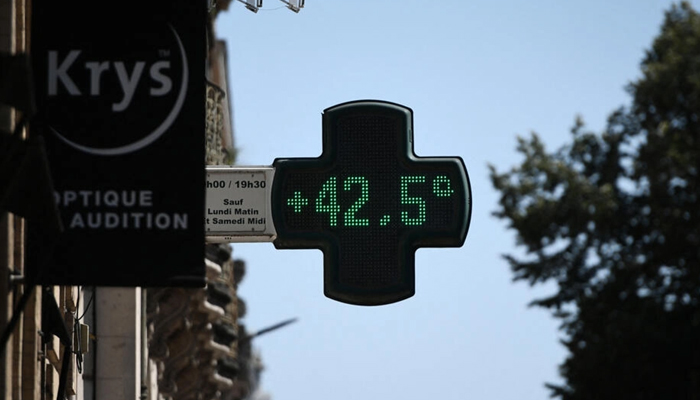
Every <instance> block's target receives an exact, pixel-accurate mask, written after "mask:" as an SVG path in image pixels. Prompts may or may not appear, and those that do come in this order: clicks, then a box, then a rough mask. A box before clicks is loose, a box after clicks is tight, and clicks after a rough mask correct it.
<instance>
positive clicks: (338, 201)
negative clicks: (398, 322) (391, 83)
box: [271, 100, 471, 305]
mask: <svg viewBox="0 0 700 400" xmlns="http://www.w3.org/2000/svg"><path fill="white" fill-rule="evenodd" d="M273 167H274V168H275V177H274V181H273V184H272V194H271V202H272V204H271V206H272V207H271V208H272V218H273V221H274V225H275V229H276V231H277V237H276V239H275V240H274V245H275V247H276V248H278V249H309V248H315V249H320V250H322V251H323V254H324V292H325V295H326V296H327V297H329V298H332V299H334V300H338V301H341V302H344V303H350V304H358V305H380V304H388V303H393V302H397V301H400V300H403V299H406V298H408V297H411V296H412V295H413V294H414V292H415V271H414V257H415V252H416V250H417V249H418V248H420V247H460V246H462V244H463V243H464V240H465V238H466V235H467V230H468V227H469V221H470V217H471V189H470V185H469V178H468V175H467V171H466V168H465V167H464V162H463V161H462V159H461V158H459V157H418V156H416V155H415V154H414V152H413V112H412V111H411V109H410V108H407V107H405V106H402V105H399V104H395V103H389V102H385V101H376V100H371V101H353V102H349V103H343V104H339V105H336V106H333V107H330V108H328V109H326V110H325V111H324V114H323V153H322V155H321V156H320V157H318V158H278V159H275V161H274V163H273Z"/></svg>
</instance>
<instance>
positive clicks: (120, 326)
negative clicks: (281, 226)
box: [0, 0, 260, 400]
mask: <svg viewBox="0 0 700 400" xmlns="http://www.w3.org/2000/svg"><path fill="white" fill-rule="evenodd" d="M195 1H205V0H195ZM229 2H230V1H221V0H219V1H216V2H211V3H207V6H208V8H209V13H208V18H207V21H206V23H207V32H208V40H207V43H208V51H207V59H206V60H202V62H206V66H207V67H206V70H207V73H206V75H207V76H206V77H203V79H206V81H207V89H206V98H205V99H202V101H203V102H206V130H205V132H201V134H203V135H205V136H206V143H207V150H206V163H207V164H208V165H231V164H232V163H233V162H234V159H235V145H234V132H233V123H232V120H233V117H232V113H231V104H230V102H229V99H230V96H228V93H229V85H228V76H227V48H226V43H225V42H224V41H223V40H220V39H219V38H217V36H216V32H215V29H214V26H215V21H216V16H217V15H218V13H220V12H222V11H225V10H226V9H227V8H228V7H229ZM30 32H31V2H30V1H29V0H3V1H2V2H0V53H2V54H3V64H2V66H3V68H4V71H3V70H0V84H3V85H5V87H4V88H3V87H0V94H2V97H0V103H2V104H0V131H2V132H0V134H1V135H5V136H3V140H4V139H7V138H8V137H9V132H12V131H13V130H14V128H15V127H16V125H17V124H18V123H19V121H20V120H21V117H22V114H23V110H21V109H20V108H21V107H20V108H18V107H17V104H16V103H13V102H12V101H9V100H8V98H9V97H11V96H12V95H13V94H12V93H15V95H16V93H17V90H16V88H14V86H17V85H18V83H17V82H20V81H21V79H20V78H21V77H20V76H19V75H17V72H16V71H20V73H21V71H22V69H21V68H19V69H17V70H15V69H9V67H8V66H9V65H10V64H11V62H10V61H8V60H14V61H17V60H21V57H20V55H22V54H25V55H31V38H30ZM14 61H12V62H14ZM15 64H17V63H16V62H15ZM15 64H12V65H15ZM8 82H13V83H12V85H13V89H12V90H10V89H9V85H10V84H9V83H8ZM19 134H20V135H22V136H23V137H25V138H26V137H27V132H26V130H20V132H19ZM6 143H7V141H3V142H0V144H2V145H5V144H6ZM2 151H3V150H2V149H0V165H1V164H2V163H3V161H7V160H8V159H5V160H3V159H2V156H3V154H7V153H3V152H2ZM6 164H7V163H6ZM3 168H11V166H9V167H8V166H7V165H5V166H4V167H3ZM0 176H2V172H1V170H0ZM2 183H3V180H2V179H0V184H2ZM25 184H26V185H29V183H25ZM0 189H1V190H2V191H0V200H2V196H5V195H6V194H7V192H6V189H7V187H5V188H0ZM0 205H4V202H3V203H0ZM0 211H1V214H0V266H2V269H3V273H2V274H0V329H1V330H2V331H3V348H2V354H1V356H0V396H2V397H3V398H5V399H13V400H14V399H16V400H43V399H53V398H66V399H75V400H94V399H97V400H103V399H107V400H121V399H125V400H126V399H129V400H133V399H148V400H166V399H172V400H180V399H182V400H185V399H193V400H194V399H225V400H234V399H245V398H247V397H248V396H250V394H251V393H252V392H253V391H254V390H255V386H256V378H255V377H256V376H258V375H259V372H260V364H259V362H256V360H255V356H254V355H253V354H252V351H251V348H250V340H247V337H246V333H245V330H244V329H243V328H242V327H241V326H239V323H238V320H239V318H240V317H242V314H243V313H244V312H245V307H244V306H243V304H244V303H243V302H242V300H241V299H240V298H239V297H238V295H237V287H238V284H239V283H240V280H241V278H242V277H243V275H244V272H245V264H244V263H243V262H242V261H240V260H235V259H234V258H233V257H232V248H231V246H229V245H227V244H203V245H204V246H205V255H206V259H205V260H203V262H204V263H205V265H206V286H205V287H203V288H195V289H190V288H177V287H165V288H139V287H135V288H134V287H131V288H121V287H88V286H80V287H78V286H44V287H30V286H28V285H27V282H26V280H25V276H26V267H25V261H24V260H25V257H26V251H27V249H26V242H25V240H26V238H25V236H26V221H25V220H24V218H22V217H21V216H19V215H16V214H15V213H12V212H8V211H7V209H6V208H3V209H2V210H0ZM108 256H109V255H105V257H108ZM97 267H99V266H97Z"/></svg>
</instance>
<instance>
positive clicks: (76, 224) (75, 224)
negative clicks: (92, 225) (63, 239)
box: [70, 213, 85, 229]
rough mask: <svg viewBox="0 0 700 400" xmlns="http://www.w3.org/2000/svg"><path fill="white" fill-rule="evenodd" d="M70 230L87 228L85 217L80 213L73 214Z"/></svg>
mask: <svg viewBox="0 0 700 400" xmlns="http://www.w3.org/2000/svg"><path fill="white" fill-rule="evenodd" d="M70 228H71V229H73V228H85V223H84V222H83V216H82V215H80V214H79V213H75V214H73V218H72V219H71V221H70Z"/></svg>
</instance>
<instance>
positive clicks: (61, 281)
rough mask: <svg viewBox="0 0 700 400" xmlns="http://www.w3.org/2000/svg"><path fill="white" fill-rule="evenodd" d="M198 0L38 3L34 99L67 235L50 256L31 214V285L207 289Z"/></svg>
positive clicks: (202, 8) (202, 42)
mask: <svg viewBox="0 0 700 400" xmlns="http://www.w3.org/2000/svg"><path fill="white" fill-rule="evenodd" d="M206 21H207V9H206V3H205V2H201V1H186V0H174V1H163V0H155V1H148V2H140V1H124V2H118V3H109V4H106V3H100V2H83V1H76V2H55V1H51V0H35V1H33V2H32V21H31V56H32V67H33V72H34V81H35V96H36V101H37V110H38V113H37V116H36V118H35V119H34V120H35V121H36V122H34V123H32V124H31V126H30V135H42V136H43V137H44V140H45V142H46V151H47V154H48V160H49V165H50V171H51V176H52V180H53V184H54V188H55V199H56V202H57V204H58V208H59V211H60V213H61V220H62V223H63V226H64V229H65V231H64V232H63V233H62V234H61V235H60V236H59V237H58V238H56V241H55V242H56V245H55V246H54V248H53V251H52V253H51V254H50V255H49V257H48V259H42V256H40V255H41V254H42V253H45V252H44V250H45V249H43V248H42V246H43V245H44V243H46V240H45V239H46V238H42V232H41V229H42V228H41V225H40V224H36V223H29V225H28V230H27V231H28V233H27V252H26V261H27V270H28V280H29V282H30V283H34V284H43V285H95V286H123V287H138V286H140V287H166V286H167V287H170V286H180V287H203V286H204V284H205V264H204V262H205V261H204V257H205V256H204V244H205V236H204V203H205V173H206V172H205V112H206V110H205V107H206V102H205V99H206V87H205V62H206V54H207V48H206V46H207V44H206V43H207V39H206Z"/></svg>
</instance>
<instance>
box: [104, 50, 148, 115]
mask: <svg viewBox="0 0 700 400" xmlns="http://www.w3.org/2000/svg"><path fill="white" fill-rule="evenodd" d="M145 66H146V63H145V62H143V61H137V62H136V64H135V65H134V70H133V71H132V72H131V77H129V75H128V74H127V72H126V68H125V67H124V63H123V62H121V61H117V62H115V63H114V68H115V69H116V70H117V76H118V77H119V83H120V84H121V87H122V91H123V92H124V97H123V98H122V100H121V101H120V102H119V103H114V104H112V111H115V112H120V111H124V110H126V109H127V107H129V104H130V103H131V98H132V97H133V96H134V92H136V85H137V84H138V83H139V79H141V73H142V72H143V68H144V67H145Z"/></svg>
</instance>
